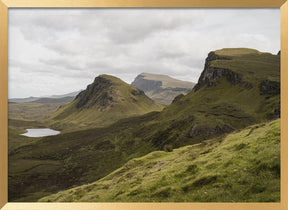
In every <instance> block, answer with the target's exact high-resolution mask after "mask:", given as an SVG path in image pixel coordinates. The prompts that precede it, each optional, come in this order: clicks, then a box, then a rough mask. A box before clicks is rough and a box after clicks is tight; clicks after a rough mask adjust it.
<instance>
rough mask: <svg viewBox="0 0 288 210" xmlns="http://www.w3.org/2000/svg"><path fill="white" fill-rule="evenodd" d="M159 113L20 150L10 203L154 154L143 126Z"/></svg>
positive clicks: (13, 158)
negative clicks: (136, 158) (146, 138)
mask: <svg viewBox="0 0 288 210" xmlns="http://www.w3.org/2000/svg"><path fill="white" fill-rule="evenodd" d="M157 114H158V113H157V112H155V113H149V114H146V115H144V116H141V117H134V118H130V119H123V120H121V121H119V122H117V123H115V124H113V125H111V126H108V127H105V128H94V129H90V130H84V131H75V132H70V133H62V134H60V135H57V136H49V137H44V138H41V140H40V141H35V142H30V144H27V145H25V146H22V147H17V148H16V149H14V150H12V151H11V152H10V155H9V200H10V201H35V200H37V199H39V198H41V197H43V196H44V195H48V194H51V193H56V192H58V191H60V190H63V189H67V188H69V187H71V186H75V185H82V184H85V183H89V182H92V181H95V180H97V179H99V178H102V177H103V176H105V175H107V174H109V173H110V172H111V171H113V170H115V169H117V168H119V167H120V166H122V165H123V164H124V163H125V162H127V161H128V160H130V159H132V158H135V157H140V156H143V155H145V154H147V153H149V152H151V151H154V150H155V149H156V148H153V147H151V144H150V142H148V141H145V140H143V139H142V138H140V136H141V137H145V136H147V134H146V132H147V130H145V129H142V128H143V124H145V125H147V122H152V121H153V118H155V116H157ZM152 128H153V124H152V125H151V126H150V128H149V129H152ZM135 133H137V135H139V137H138V136H137V135H135ZM148 135H149V134H148ZM47 162H49V163H52V164H50V165H48V164H47ZM55 164H56V166H57V167H55ZM43 165H44V166H45V170H43ZM24 172H25V173H24Z"/></svg>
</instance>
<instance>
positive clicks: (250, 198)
mask: <svg viewBox="0 0 288 210" xmlns="http://www.w3.org/2000/svg"><path fill="white" fill-rule="evenodd" d="M40 201H42V202H43V201H44V202H75V201H77V202H115V201H116V202H123V201H124V202H131V201H132V202H279V201H280V120H275V121H272V122H269V123H263V124H257V125H253V126H250V127H248V128H246V129H244V130H242V131H240V132H234V133H232V134H230V135H228V136H227V137H225V138H216V139H211V140H206V141H203V142H202V143H199V144H196V145H193V146H185V147H181V148H179V149H175V150H174V151H173V152H163V151H157V152H152V153H150V154H148V155H146V156H144V157H141V158H136V159H133V160H130V161H129V162H128V163H126V164H125V165H124V166H123V167H121V168H119V169H117V170H116V171H114V172H112V173H111V174H109V175H108V176H106V177H104V178H102V179H100V180H99V181H97V182H94V183H91V184H87V185H83V186H80V187H76V188H72V189H70V190H66V191H61V192H59V193H57V194H54V195H50V196H47V197H45V198H42V199H40Z"/></svg>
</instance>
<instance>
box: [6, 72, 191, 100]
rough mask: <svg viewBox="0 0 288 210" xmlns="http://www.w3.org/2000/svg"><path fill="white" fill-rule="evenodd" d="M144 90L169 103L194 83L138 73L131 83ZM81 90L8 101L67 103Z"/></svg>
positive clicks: (159, 75)
mask: <svg viewBox="0 0 288 210" xmlns="http://www.w3.org/2000/svg"><path fill="white" fill-rule="evenodd" d="M131 85H132V86H134V87H137V88H139V89H141V90H143V91H144V93H145V94H146V95H147V96H148V97H149V98H151V99H153V100H154V101H156V102H158V103H160V104H163V105H169V104H171V103H172V101H173V99H174V98H175V97H176V96H178V95H180V94H184V95H186V94H187V93H189V92H190V91H191V90H192V88H193V87H194V85H195V83H193V82H187V81H181V80H177V79H174V78H172V77H169V76H167V75H161V74H152V73H142V74H139V75H138V76H137V77H136V78H135V80H134V81H133V82H132V84H131ZM80 92H81V91H75V92H71V93H68V94H63V95H51V96H42V97H28V98H11V99H9V100H8V101H9V102H10V103H12V102H13V103H61V104H63V103H69V102H71V101H73V100H74V99H75V97H76V96H77V95H78V94H79V93H80Z"/></svg>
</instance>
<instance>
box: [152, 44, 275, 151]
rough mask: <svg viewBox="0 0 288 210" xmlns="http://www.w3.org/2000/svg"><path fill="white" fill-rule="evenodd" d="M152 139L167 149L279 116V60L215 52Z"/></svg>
mask: <svg viewBox="0 0 288 210" xmlns="http://www.w3.org/2000/svg"><path fill="white" fill-rule="evenodd" d="M160 116H161V117H160V118H161V119H163V120H165V121H167V123H166V126H165V128H164V129H163V130H161V131H159V133H158V135H156V138H154V139H153V141H152V142H153V145H157V146H159V147H160V148H161V147H162V148H164V147H165V145H170V144H171V145H173V146H175V147H178V146H181V145H185V144H191V143H196V142H199V141H201V140H203V139H208V138H211V137H213V136H219V135H222V134H225V133H229V132H231V131H233V130H238V129H241V128H243V127H245V126H248V125H251V124H254V123H257V122H261V121H266V120H270V119H275V118H278V117H279V116H280V56H279V55H272V54H269V53H261V52H259V51H257V50H253V49H246V48H232V49H222V50H217V51H214V52H210V53H209V54H208V57H207V59H206V62H205V66H204V69H203V72H202V74H201V76H200V78H199V81H198V83H197V84H196V86H195V87H194V89H193V90H192V91H191V92H190V93H189V94H187V95H186V96H179V97H177V98H175V100H174V101H173V103H172V104H171V105H170V106H169V107H167V108H165V109H164V110H163V111H162V112H161V114H160Z"/></svg>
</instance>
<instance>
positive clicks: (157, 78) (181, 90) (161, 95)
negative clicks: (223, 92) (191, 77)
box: [131, 73, 195, 105]
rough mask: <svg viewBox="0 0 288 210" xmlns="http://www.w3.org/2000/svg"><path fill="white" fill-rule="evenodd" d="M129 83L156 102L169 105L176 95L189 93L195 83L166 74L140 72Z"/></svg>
mask: <svg viewBox="0 0 288 210" xmlns="http://www.w3.org/2000/svg"><path fill="white" fill-rule="evenodd" d="M131 85H132V86H134V87H137V88H140V89H141V90H143V91H144V92H145V94H146V95H147V96H149V97H150V98H152V99H153V100H155V101H157V102H158V103H161V104H164V105H169V104H171V102H172V101H173V99H174V98H175V97H176V96H178V95H180V94H184V95H186V94H187V93H189V92H190V91H191V90H192V88H193V87H194V85H195V84H194V83H192V82H186V81H181V80H177V79H174V78H171V77H169V76H166V75H160V74H150V73H142V74H140V75H138V76H137V77H136V78H135V80H134V81H133V82H132V83H131Z"/></svg>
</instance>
